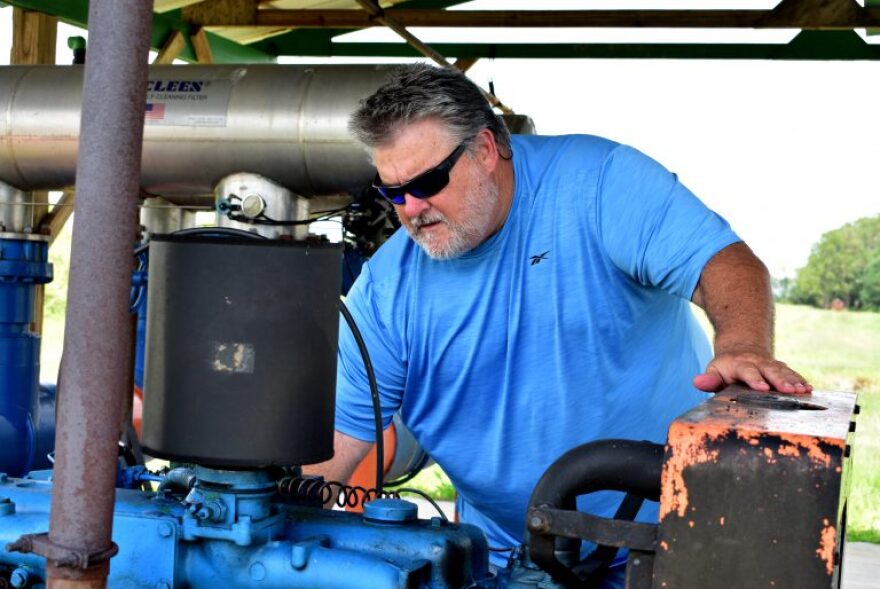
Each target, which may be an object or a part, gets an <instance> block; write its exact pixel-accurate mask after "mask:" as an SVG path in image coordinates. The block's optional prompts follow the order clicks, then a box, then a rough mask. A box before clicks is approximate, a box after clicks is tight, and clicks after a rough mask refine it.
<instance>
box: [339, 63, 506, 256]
mask: <svg viewBox="0 0 880 589" xmlns="http://www.w3.org/2000/svg"><path fill="white" fill-rule="evenodd" d="M349 127H350V129H351V130H352V132H353V133H354V134H355V135H356V136H357V137H358V139H360V140H361V141H362V142H363V143H365V144H366V145H367V146H368V147H370V148H371V149H372V150H373V160H374V162H375V164H376V168H377V171H378V174H377V178H376V183H377V184H378V185H382V186H389V185H390V188H388V189H384V190H382V191H383V192H384V193H385V195H386V197H390V198H389V200H392V202H394V203H395V210H396V211H397V214H398V216H399V217H400V220H401V222H402V223H403V225H404V226H405V227H406V229H407V231H408V232H409V234H410V235H411V236H412V237H413V239H414V240H415V241H416V242H417V243H419V245H421V246H422V248H423V249H424V250H425V251H426V252H427V253H428V254H429V255H430V256H432V257H434V258H438V259H443V258H453V257H456V256H458V255H460V254H462V253H464V252H466V251H469V250H471V249H473V248H474V247H476V246H477V245H479V244H480V243H482V242H483V241H485V240H486V239H487V238H488V237H489V236H490V235H492V234H493V233H495V232H496V231H497V230H498V229H499V228H500V227H501V225H503V223H504V219H505V218H506V216H507V211H508V209H509V201H510V194H509V193H510V192H511V191H512V175H511V174H512V172H510V170H509V168H510V166H509V162H507V161H505V160H507V159H509V157H510V135H509V133H508V131H507V128H506V127H505V126H504V123H503V121H502V120H501V118H500V117H498V116H496V115H495V113H494V112H493V111H492V108H491V106H490V105H489V103H488V102H487V101H486V99H485V98H484V97H483V95H482V93H481V91H480V89H479V88H477V87H476V86H475V85H474V84H473V83H472V82H471V81H470V80H468V79H467V78H466V77H465V76H464V74H462V73H461V72H458V71H457V70H451V69H440V68H436V67H432V66H428V65H414V66H404V67H401V68H398V69H396V70H395V71H394V72H393V74H392V76H391V78H390V80H389V81H388V83H386V84H385V85H384V86H382V87H381V88H379V89H378V90H377V91H376V92H375V93H374V94H373V95H372V96H370V97H368V98H367V99H365V100H364V101H362V103H361V106H360V108H359V109H358V110H357V111H356V112H355V113H354V115H352V119H351V121H350V123H349ZM507 175H511V178H510V179H508V178H506V176H507ZM508 184H510V186H508ZM401 185H402V186H401Z"/></svg>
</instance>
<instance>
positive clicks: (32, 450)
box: [0, 239, 55, 476]
mask: <svg viewBox="0 0 880 589" xmlns="http://www.w3.org/2000/svg"><path fill="white" fill-rule="evenodd" d="M48 251H49V244H48V243H47V242H45V241H36V240H32V239H0V472H6V473H9V474H12V475H16V476H20V475H22V474H24V473H26V472H28V471H30V470H31V469H34V468H45V467H46V466H48V465H49V461H48V459H47V457H46V455H47V454H48V453H49V452H50V451H51V449H52V445H53V441H54V438H55V419H54V407H55V391H54V388H53V387H50V388H46V389H44V390H42V391H41V390H40V387H39V380H38V379H39V374H40V338H39V336H37V335H36V334H34V333H32V332H31V331H30V324H31V322H32V321H33V320H34V292H35V286H36V285H37V284H44V283H46V282H49V281H51V280H52V264H50V263H49V262H48Z"/></svg>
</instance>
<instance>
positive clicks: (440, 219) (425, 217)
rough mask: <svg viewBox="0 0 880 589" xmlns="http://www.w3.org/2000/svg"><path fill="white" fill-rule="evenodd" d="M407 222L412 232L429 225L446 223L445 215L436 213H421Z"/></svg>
mask: <svg viewBox="0 0 880 589" xmlns="http://www.w3.org/2000/svg"><path fill="white" fill-rule="evenodd" d="M409 222H410V225H412V228H413V229H414V230H417V229H419V228H420V227H422V226H423V225H430V224H431V223H448V221H447V219H446V215H444V214H442V213H439V212H437V211H432V212H426V213H422V214H420V215H418V216H417V217H413V218H412V219H410V221H409Z"/></svg>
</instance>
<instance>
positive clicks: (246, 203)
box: [241, 194, 266, 219]
mask: <svg viewBox="0 0 880 589" xmlns="http://www.w3.org/2000/svg"><path fill="white" fill-rule="evenodd" d="M265 210H266V201H265V200H263V197H262V196H260V195H259V194H248V195H247V196H245V197H244V198H243V199H242V200H241V214H242V215H244V216H245V217H247V218H248V219H256V218H257V217H259V216H260V215H262V214H263V211H265Z"/></svg>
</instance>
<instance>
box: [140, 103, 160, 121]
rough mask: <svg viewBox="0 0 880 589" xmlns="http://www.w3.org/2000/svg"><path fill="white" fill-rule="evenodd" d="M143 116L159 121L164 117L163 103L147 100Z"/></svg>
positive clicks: (149, 119)
mask: <svg viewBox="0 0 880 589" xmlns="http://www.w3.org/2000/svg"><path fill="white" fill-rule="evenodd" d="M145 117H146V119H147V120H148V121H161V120H162V119H164V118H165V105H164V104H163V103H161V102H148V103H147V110H146V115H145Z"/></svg>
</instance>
